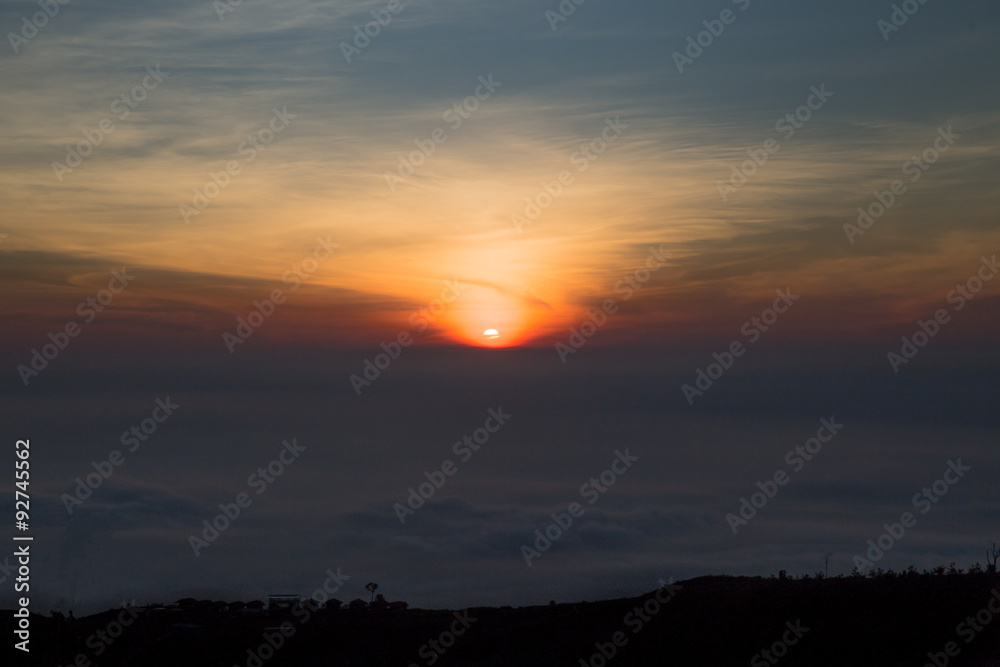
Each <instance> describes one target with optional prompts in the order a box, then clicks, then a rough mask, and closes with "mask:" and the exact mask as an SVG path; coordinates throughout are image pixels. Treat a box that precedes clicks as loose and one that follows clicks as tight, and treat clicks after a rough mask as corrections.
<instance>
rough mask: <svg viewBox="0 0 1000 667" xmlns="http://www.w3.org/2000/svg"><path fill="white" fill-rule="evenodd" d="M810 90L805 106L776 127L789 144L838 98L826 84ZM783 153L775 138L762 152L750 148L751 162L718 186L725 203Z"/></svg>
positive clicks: (790, 114)
mask: <svg viewBox="0 0 1000 667" xmlns="http://www.w3.org/2000/svg"><path fill="white" fill-rule="evenodd" d="M809 90H810V91H811V94H810V95H809V97H807V98H806V102H805V104H803V105H802V106H800V107H798V108H797V109H795V110H794V111H792V112H791V113H787V114H785V115H784V116H782V117H781V118H779V119H778V122H776V123H775V124H774V131H775V132H780V133H781V134H782V138H783V139H784V140H785V141H787V140H789V139H791V138H792V137H794V136H795V133H796V132H797V131H798V130H801V129H802V128H803V127H804V126H805V124H806V123H808V122H809V121H810V120H811V119H812V117H813V113H814V112H816V111H819V110H820V109H822V108H823V105H824V104H826V102H827V101H828V100H829V99H830V98H831V97H833V96H834V93H832V92H830V91H829V90H827V89H826V84H820V86H819V88H817V87H816V86H811V87H810V88H809ZM779 150H781V144H780V143H779V142H778V140H777V139H775V138H774V137H770V138H768V139H767V140H766V141H764V144H763V146H762V147H761V148H748V149H747V150H746V153H747V155H749V156H750V159H749V160H744V161H743V162H742V163H741V164H740V165H739V167H737V166H736V165H733V167H732V174H731V175H730V176H729V182H728V183H727V182H725V181H716V182H715V187H716V189H718V191H719V196H720V197H722V201H729V196H730V195H733V194H735V193H736V191H737V190H739V189H740V188H741V187H743V186H744V185H745V184H746V182H747V179H749V178H750V177H751V176H753V175H754V174H756V173H757V171H758V170H759V169H760V168H761V167H763V166H764V164H765V163H766V162H767V160H768V158H770V157H771V155H773V154H774V153H777V152H778V151H779Z"/></svg>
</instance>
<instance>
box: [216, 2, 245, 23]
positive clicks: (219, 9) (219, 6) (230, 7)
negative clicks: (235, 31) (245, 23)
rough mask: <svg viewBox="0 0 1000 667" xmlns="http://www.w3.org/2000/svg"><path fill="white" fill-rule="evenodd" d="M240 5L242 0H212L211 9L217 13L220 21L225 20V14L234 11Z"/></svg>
mask: <svg viewBox="0 0 1000 667" xmlns="http://www.w3.org/2000/svg"><path fill="white" fill-rule="evenodd" d="M241 6H243V0H212V9H214V10H215V13H216V14H217V15H218V17H219V22H220V23H221V22H222V21H225V20H226V14H228V13H230V12H235V11H236V9H237V8H238V7H241Z"/></svg>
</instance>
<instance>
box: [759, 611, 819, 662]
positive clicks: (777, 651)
mask: <svg viewBox="0 0 1000 667" xmlns="http://www.w3.org/2000/svg"><path fill="white" fill-rule="evenodd" d="M785 628H787V629H786V630H785V632H784V633H783V634H782V635H781V639H779V640H777V641H775V642H774V643H773V644H771V646H770V648H766V649H764V650H762V651H761V652H760V653H757V654H756V655H754V657H752V658H750V665H751V666H752V667H767V666H768V665H776V664H778V661H779V660H780V659H781V658H784V657H785V656H786V655H788V649H790V648H791V647H792V646H795V645H796V644H798V643H799V640H800V639H802V637H804V636H805V634H806V633H807V632H809V628H807V627H805V626H804V625H802V619H798V620H796V621H795V623H794V624H793V623H792V622H791V621H786V622H785Z"/></svg>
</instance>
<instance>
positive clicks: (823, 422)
mask: <svg viewBox="0 0 1000 667" xmlns="http://www.w3.org/2000/svg"><path fill="white" fill-rule="evenodd" d="M819 424H820V426H819V429H817V430H816V435H815V436H814V437H812V438H809V439H808V440H806V441H805V443H804V444H802V445H796V446H795V448H794V449H790V450H788V453H787V454H785V463H787V464H788V465H789V467H791V470H792V472H793V473H798V472H801V471H802V469H803V468H805V467H806V463H807V462H808V461H812V460H813V458H814V457H815V456H816V455H817V454H819V453H820V451H822V449H823V445H825V444H826V443H828V442H830V441H831V440H833V438H834V437H835V436H836V435H837V433H838V432H840V429H842V428H844V425H843V424H838V423H837V420H836V418H835V417H830V419H825V418H823V419H820V420H819ZM824 431H826V433H827V435H826V436H824V435H823V432H824ZM789 481H791V477H790V476H789V474H788V473H787V472H785V469H784V468H778V469H777V470H776V471H775V472H774V474H773V475H771V479H769V480H767V481H766V482H760V481H758V482H757V488H758V489H760V491H756V492H754V493H752V494H750V499H749V500H747V498H746V496H743V497H742V498H740V507H739V509H738V510H737V511H738V512H739V516H737V515H736V514H733V513H731V512H730V513H729V514H727V515H726V523H728V524H729V528H730V530H732V531H733V535H735V534H736V532H737V530H738V529H739V528H741V527H742V526H745V525H747V524H748V523H749V522H750V520H751V519H753V518H754V517H755V516H757V513H758V512H759V511H760V510H762V509H764V508H765V507H767V504H768V503H769V502H771V500H773V499H774V497H775V496H776V495H778V491H779V490H780V488H779V487H782V486H785V485H786V484H788V482H789Z"/></svg>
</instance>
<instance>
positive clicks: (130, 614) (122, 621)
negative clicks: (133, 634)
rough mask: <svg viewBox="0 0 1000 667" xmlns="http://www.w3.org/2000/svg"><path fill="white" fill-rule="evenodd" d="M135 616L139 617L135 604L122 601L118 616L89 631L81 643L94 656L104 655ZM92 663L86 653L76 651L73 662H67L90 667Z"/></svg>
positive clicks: (75, 666)
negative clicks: (101, 626)
mask: <svg viewBox="0 0 1000 667" xmlns="http://www.w3.org/2000/svg"><path fill="white" fill-rule="evenodd" d="M137 618H139V610H138V609H136V607H135V605H131V604H127V603H125V602H124V601H123V602H122V604H121V611H120V612H118V618H117V619H115V620H112V621H109V622H108V624H107V625H105V626H104V627H103V628H98V629H97V630H95V631H94V632H92V633H90V635H88V636H87V638H86V639H85V640H84V642H83V643H84V645H85V646H86V647H87V648H89V649H90V650H91V651H93V652H94V657H95V658H98V657H100V656H102V655H104V652H105V651H107V650H108V648H110V646H111V645H112V644H114V643H115V640H116V639H118V638H119V637H121V636H122V635H123V634H124V633H125V628H128V627H129V626H131V625H132V623H134V622H135V619H137ZM92 664H93V663H91V661H90V658H88V657H87V654H86V653H77V654H76V656H75V657H74V658H73V662H71V663H69V665H72V666H73V667H91V665H92Z"/></svg>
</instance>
